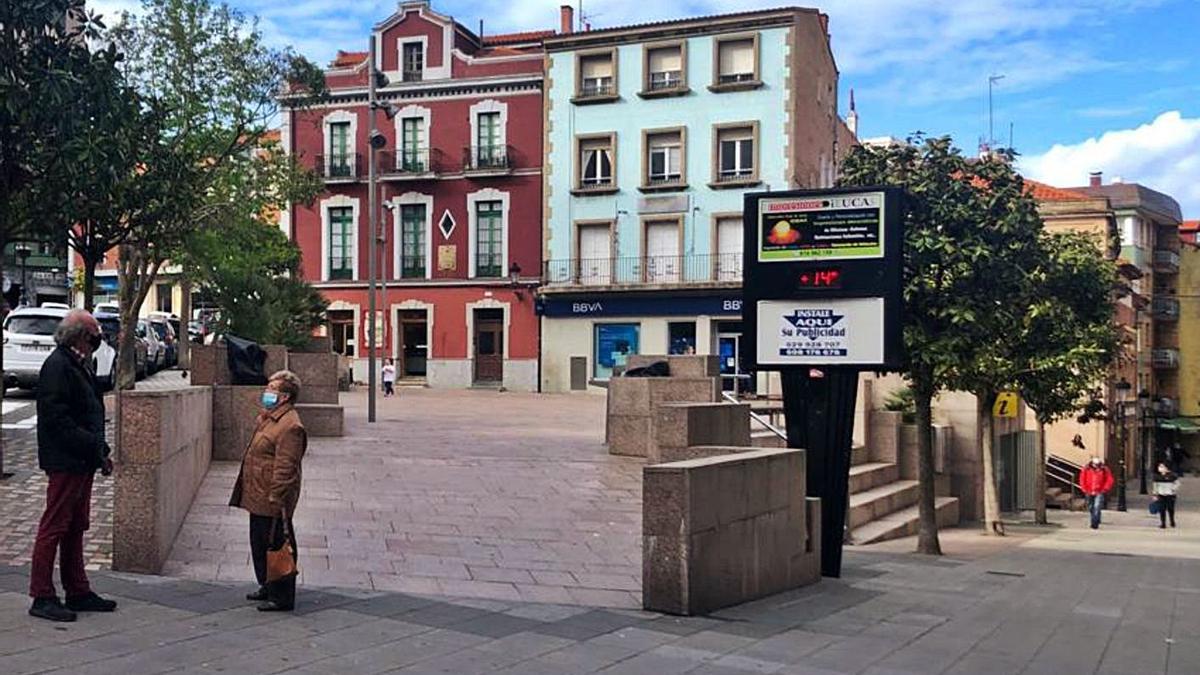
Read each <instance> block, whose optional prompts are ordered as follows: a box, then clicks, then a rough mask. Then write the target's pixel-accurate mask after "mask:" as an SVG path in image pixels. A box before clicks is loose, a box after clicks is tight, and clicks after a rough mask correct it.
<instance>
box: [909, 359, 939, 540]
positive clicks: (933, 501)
mask: <svg viewBox="0 0 1200 675" xmlns="http://www.w3.org/2000/svg"><path fill="white" fill-rule="evenodd" d="M917 380H918V378H917V377H914V378H913V395H914V398H915V399H916V405H917V440H918V443H917V490H918V496H917V511H918V526H917V553H926V554H929V555H941V554H942V545H941V542H939V541H938V524H937V486H936V485H935V484H934V475H933V388H932V387H930V386H928V385H925V383H923V382H918V381H917Z"/></svg>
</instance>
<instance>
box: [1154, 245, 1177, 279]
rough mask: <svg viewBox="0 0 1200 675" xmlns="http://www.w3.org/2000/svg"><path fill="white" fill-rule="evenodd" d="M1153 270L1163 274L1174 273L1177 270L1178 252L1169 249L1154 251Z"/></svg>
mask: <svg viewBox="0 0 1200 675" xmlns="http://www.w3.org/2000/svg"><path fill="white" fill-rule="evenodd" d="M1154 271H1155V272H1160V273H1163V274H1176V273H1178V272H1179V253H1177V252H1175V251H1170V250H1164V249H1158V250H1155V251H1154Z"/></svg>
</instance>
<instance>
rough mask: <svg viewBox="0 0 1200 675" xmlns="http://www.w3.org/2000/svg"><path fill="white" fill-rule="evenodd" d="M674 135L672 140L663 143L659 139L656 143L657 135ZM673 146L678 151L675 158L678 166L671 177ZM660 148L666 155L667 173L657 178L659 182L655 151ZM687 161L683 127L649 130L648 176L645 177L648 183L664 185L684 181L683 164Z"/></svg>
mask: <svg viewBox="0 0 1200 675" xmlns="http://www.w3.org/2000/svg"><path fill="white" fill-rule="evenodd" d="M672 135H673V136H674V137H675V138H674V140H673V141H670V142H667V143H662V142H661V141H658V143H657V144H656V140H657V139H656V137H658V138H659V139H661V138H663V137H666V136H672ZM672 148H673V149H674V150H675V153H676V158H675V161H676V166H675V176H674V178H671V177H670V176H671V162H670V158H671V153H670V152H669V150H670V149H672ZM660 150H661V151H663V155H664V156H663V167H664V169H665V170H666V175H665V176H663V177H661V178H659V179H657V182H656V180H655V177H654V153H655V152H656V151H660ZM686 161H687V159H686V155H685V153H684V139H683V130H682V129H674V130H668V131H655V132H647V134H646V176H645V178H644V179H643V180H645V182H646V185H664V184H669V183H681V182H683V177H684V171H683V165H684V162H686Z"/></svg>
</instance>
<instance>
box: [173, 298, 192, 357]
mask: <svg viewBox="0 0 1200 675" xmlns="http://www.w3.org/2000/svg"><path fill="white" fill-rule="evenodd" d="M179 290H180V292H181V293H182V298H180V301H179V335H176V336H175V339H176V341H177V344H178V345H179V346H178V349H179V368H180V369H181V370H190V369H191V367H192V338H191V334H190V333H188V323H190V322H191V320H192V282H191V280H189V279H187V278H186V277H183V278H181V279H180V280H179Z"/></svg>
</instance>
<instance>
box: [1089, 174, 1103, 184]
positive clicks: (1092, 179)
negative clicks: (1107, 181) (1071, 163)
mask: <svg viewBox="0 0 1200 675" xmlns="http://www.w3.org/2000/svg"><path fill="white" fill-rule="evenodd" d="M1101 185H1104V173H1103V172H1101V171H1093V172H1091V173H1089V174H1088V187H1100V186H1101Z"/></svg>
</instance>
